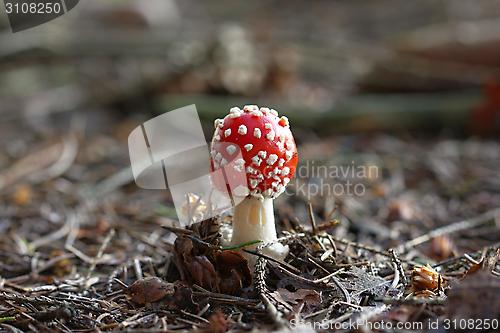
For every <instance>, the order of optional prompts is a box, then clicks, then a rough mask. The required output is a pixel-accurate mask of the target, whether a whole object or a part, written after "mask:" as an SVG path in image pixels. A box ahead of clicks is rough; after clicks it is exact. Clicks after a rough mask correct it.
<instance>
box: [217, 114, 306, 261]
mask: <svg viewBox="0 0 500 333" xmlns="http://www.w3.org/2000/svg"><path fill="white" fill-rule="evenodd" d="M239 151H241V157H240V160H237V161H235V163H233V166H234V167H235V168H241V167H244V171H245V173H246V180H247V184H246V185H247V188H246V189H247V190H248V191H247V192H245V193H244V195H246V197H245V198H244V199H243V200H242V201H241V202H240V203H239V204H237V205H236V207H235V212H234V217H233V234H232V239H231V242H230V243H231V244H232V245H238V244H242V243H246V242H250V241H254V240H261V241H264V242H266V241H272V240H275V239H276V238H277V235H276V228H275V221H274V211H273V200H274V199H275V198H277V197H278V196H279V195H280V194H281V193H283V192H284V190H285V187H286V186H287V184H288V183H289V182H290V180H291V179H292V178H293V175H294V174H295V168H296V166H297V159H298V157H297V147H296V146H295V141H294V139H293V135H292V132H291V131H290V125H289V123H288V119H287V118H286V117H285V116H281V117H280V116H279V115H278V113H277V112H276V111H275V110H273V109H269V108H264V107H262V108H259V107H257V106H255V105H247V106H245V107H244V108H243V110H241V109H240V108H237V107H234V108H231V110H230V113H229V114H228V115H227V116H225V117H224V119H217V120H216V121H215V133H214V137H213V139H212V147H211V152H210V153H211V156H212V159H211V160H212V168H213V169H214V170H217V169H219V168H222V167H224V166H226V165H228V164H229V163H230V162H231V161H233V160H234V158H235V156H236V155H237V152H239ZM241 160H242V161H241ZM240 170H241V169H240ZM266 252H267V253H268V254H271V255H274V256H275V257H281V258H282V257H284V256H285V255H286V254H287V252H288V248H287V247H285V246H282V245H281V244H276V245H273V246H271V247H270V248H268V249H267V251H266Z"/></svg>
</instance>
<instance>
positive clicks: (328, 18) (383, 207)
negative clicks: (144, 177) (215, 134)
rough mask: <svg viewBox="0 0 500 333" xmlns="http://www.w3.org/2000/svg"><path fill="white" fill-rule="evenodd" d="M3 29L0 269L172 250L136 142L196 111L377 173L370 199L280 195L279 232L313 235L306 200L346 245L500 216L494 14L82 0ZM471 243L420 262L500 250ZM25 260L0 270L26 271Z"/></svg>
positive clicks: (499, 26) (380, 4) (2, 23)
mask: <svg viewBox="0 0 500 333" xmlns="http://www.w3.org/2000/svg"><path fill="white" fill-rule="evenodd" d="M0 29H1V31H0V197H1V200H0V232H1V233H2V236H0V247H1V248H2V251H0V252H1V253H4V254H0V256H2V255H8V256H10V258H11V259H12V252H15V253H17V254H19V253H24V254H25V253H30V251H31V252H32V251H35V250H36V249H48V250H50V249H53V248H60V245H61V244H65V249H66V250H67V251H70V252H73V253H78V254H75V255H76V256H80V255H81V254H82V253H83V254H84V255H85V253H87V254H88V255H90V254H92V253H95V252H96V251H97V246H98V244H100V243H101V242H100V241H97V239H99V237H101V238H102V237H103V235H105V234H106V232H107V231H108V230H109V229H110V228H114V229H115V230H117V233H118V234H119V235H120V237H116V239H117V242H118V243H119V244H121V249H122V250H121V252H120V251H115V254H114V260H116V261H115V263H116V262H120V261H123V260H126V259H127V258H130V257H131V256H133V255H137V253H142V252H141V251H144V249H150V250H151V249H155V251H160V252H155V253H153V254H152V255H153V256H155V255H165V256H166V255H168V253H166V252H165V250H161V248H162V246H163V245H162V244H163V243H162V242H165V243H166V242H167V241H168V236H169V233H168V232H167V231H165V230H162V229H159V228H158V225H159V224H163V223H165V221H166V220H168V219H175V211H174V210H173V207H172V204H171V199H170V197H169V193H168V191H152V190H141V189H138V188H137V187H136V186H135V184H134V183H133V179H132V176H131V173H130V169H129V157H128V148H127V136H128V134H129V133H130V131H131V130H132V129H133V128H135V127H136V126H138V125H140V124H141V123H142V122H144V121H146V120H148V119H150V118H152V117H154V116H155V115H159V114H162V113H164V112H167V111H170V110H173V109H175V108H177V107H181V106H184V105H189V104H196V106H197V109H198V112H199V114H200V117H201V118H202V120H203V121H204V126H205V130H206V137H207V141H209V140H210V138H211V135H212V131H213V120H214V119H215V118H217V117H221V116H223V115H224V114H226V113H227V112H228V110H229V108H230V107H232V106H240V107H242V106H243V105H245V104H257V105H260V106H270V107H274V108H275V109H277V110H278V111H279V112H280V113H283V114H285V115H287V116H288V117H289V118H290V122H291V125H292V129H293V131H294V134H295V138H296V141H297V143H298V145H299V156H300V160H301V163H302V164H304V163H306V162H307V161H316V163H318V164H328V165H346V164H350V163H355V164H356V165H367V166H369V165H375V166H377V167H378V170H379V171H380V172H379V173H378V174H377V177H364V178H363V179H357V180H356V181H357V182H362V183H363V184H364V186H366V191H365V192H364V193H363V195H360V196H357V195H354V196H353V195H345V196H344V195H315V196H313V197H311V196H308V195H306V196H304V195H302V194H300V193H297V195H283V196H282V197H281V198H280V199H279V201H278V202H279V204H278V210H277V214H278V216H279V218H280V221H282V223H283V226H284V227H286V225H287V223H300V224H303V225H305V226H308V222H307V214H308V213H307V205H306V204H307V202H311V203H312V204H313V207H314V214H316V215H317V218H318V219H320V220H322V221H328V220H329V219H331V218H337V219H339V220H340V222H341V223H340V225H338V226H337V227H335V229H334V230H333V231H332V232H333V233H335V234H336V235H337V236H341V237H351V238H355V239H357V240H358V241H361V242H366V243H372V244H377V245H380V246H381V247H384V248H387V247H389V246H393V245H394V244H395V243H397V241H398V240H401V239H411V238H412V237H415V236H417V235H419V234H421V233H423V232H424V231H425V230H430V229H432V228H434V227H436V226H439V225H444V224H448V223H451V222H456V221H459V220H461V219H464V218H469V217H473V216H476V215H478V214H482V213H484V212H486V211H488V210H491V209H493V208H496V207H500V177H499V172H498V171H499V166H500V149H499V148H500V145H499V141H498V134H499V129H500V73H499V69H500V37H499V36H500V2H498V1H494V0H491V1H488V0H482V1H478V0H460V1H456V0H440V1H434V0H432V1H431V0H421V1H418V2H417V1H388V0H377V1H315V2H309V1H308V2H305V1H287V2H286V4H285V2H275V1H252V2H248V1H233V0H231V1H230V0H222V1H203V2H199V1H192V0H183V1H180V0H178V1H176V0H134V1H125V0H122V1H118V0H113V1H111V0H107V1H98V0H85V1H81V2H80V3H79V4H78V6H76V7H75V8H74V9H73V10H71V11H70V12H69V13H67V14H65V15H64V16H62V17H59V18H58V19H56V20H54V21H51V22H48V23H45V24H43V25H41V26H38V27H35V28H32V29H29V30H26V31H22V32H17V33H12V32H11V30H10V27H9V25H8V20H7V17H6V15H5V13H4V12H3V11H2V12H1V13H0ZM313 178H314V177H311V176H308V177H305V178H304V177H298V179H296V180H295V181H296V182H306V183H314V182H315V181H318V180H317V179H313ZM333 181H335V182H342V181H345V179H334V180H333ZM467 232H468V233H470V234H469V235H467V233H466V235H465V236H464V235H461V237H457V239H445V240H441V241H439V242H437V243H436V244H435V245H433V246H436V247H437V249H436V248H431V247H429V248H428V249H424V250H425V251H426V252H424V253H425V254H426V255H427V256H428V257H429V258H434V259H436V260H437V259H443V258H446V257H448V256H451V255H453V253H454V252H453V251H457V250H458V249H461V250H477V249H478V248H480V247H481V246H483V245H484V244H489V243H491V241H492V240H497V241H498V239H499V237H498V236H499V234H498V228H495V226H486V227H484V228H481V229H477V230H472V231H470V230H469V231H467ZM473 236H474V237H475V238H474V242H472V241H471V240H470V239H471V237H473ZM58 244H59V245H58ZM433 244H434V243H433ZM443 244H444V245H443ZM158 248H159V249H160V250H158ZM13 249H15V250H13ZM75 249H80V250H78V251H80V252H76V251H75ZM162 251H163V252H162ZM9 253H10V254H9ZM43 253H45V254H44V255H46V256H50V255H51V254H50V253H51V252H50V251H44V252H43ZM42 256H43V255H42ZM16 258H18V259H16V260H18V261H20V262H24V263H25V264H26V267H21V268H19V267H18V266H16V267H14V266H8V265H7V264H4V266H1V265H0V270H1V272H0V273H2V274H1V275H3V276H15V275H16V274H19V271H18V270H21V271H22V270H23V269H29V259H26V258H25V257H23V256H21V257H16ZM0 259H1V258H0ZM4 259H5V260H7V259H6V258H4ZM0 262H2V260H0ZM4 262H5V261H4Z"/></svg>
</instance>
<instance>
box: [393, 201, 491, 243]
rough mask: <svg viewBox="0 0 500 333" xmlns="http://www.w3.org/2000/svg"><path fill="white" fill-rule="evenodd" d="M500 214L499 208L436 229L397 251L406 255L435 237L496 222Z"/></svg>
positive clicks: (410, 241)
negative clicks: (492, 221) (410, 250)
mask: <svg viewBox="0 0 500 333" xmlns="http://www.w3.org/2000/svg"><path fill="white" fill-rule="evenodd" d="M499 213H500V209H498V208H497V209H493V210H490V211H488V212H486V213H484V214H482V215H479V216H477V217H474V218H471V219H467V220H463V221H460V222H456V223H452V224H448V225H446V226H444V227H441V228H437V229H434V230H432V231H430V232H428V233H426V234H423V235H421V236H419V237H417V238H414V239H412V240H409V241H407V242H406V243H404V244H401V245H400V246H398V247H397V251H398V252H399V253H404V252H406V251H408V250H409V249H411V248H413V247H415V246H417V245H420V244H422V243H425V242H428V241H430V240H431V239H433V238H435V237H438V236H443V235H449V234H452V233H455V232H459V231H462V230H466V229H471V228H475V227H478V226H480V225H483V224H486V223H488V222H490V221H491V220H494V219H495V217H496V216H498V214H499Z"/></svg>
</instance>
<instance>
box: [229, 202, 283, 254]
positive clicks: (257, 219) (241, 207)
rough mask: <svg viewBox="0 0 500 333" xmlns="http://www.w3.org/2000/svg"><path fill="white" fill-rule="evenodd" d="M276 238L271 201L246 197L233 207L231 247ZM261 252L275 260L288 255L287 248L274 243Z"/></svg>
mask: <svg viewBox="0 0 500 333" xmlns="http://www.w3.org/2000/svg"><path fill="white" fill-rule="evenodd" d="M276 238H277V237H276V226H275V223H274V210H273V199H271V198H263V199H262V198H256V197H252V196H248V197H246V198H245V199H243V201H242V202H240V203H239V204H238V205H237V206H236V207H235V211H234V217H233V237H232V239H231V245H239V244H243V243H247V242H251V241H254V240H261V241H263V242H269V241H273V240H276ZM256 246H257V245H254V246H252V248H255V247H256ZM263 252H264V253H265V254H267V255H270V256H272V257H273V258H275V259H284V258H285V257H286V255H287V254H288V246H283V245H281V244H279V243H276V244H274V245H272V246H270V247H268V248H266V249H265V250H264V251H263Z"/></svg>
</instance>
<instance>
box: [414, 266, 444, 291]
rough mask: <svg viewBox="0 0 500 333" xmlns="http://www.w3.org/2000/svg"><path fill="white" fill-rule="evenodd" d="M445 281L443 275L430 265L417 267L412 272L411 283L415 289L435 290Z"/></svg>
mask: <svg viewBox="0 0 500 333" xmlns="http://www.w3.org/2000/svg"><path fill="white" fill-rule="evenodd" d="M440 283H441V284H442V283H443V278H442V277H441V275H440V274H439V273H438V272H436V271H435V270H434V268H432V267H431V266H430V265H427V266H422V267H415V268H414V269H413V271H412V272H411V285H412V288H413V290H415V291H422V290H434V289H436V288H437V287H438V286H439V284H440Z"/></svg>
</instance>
